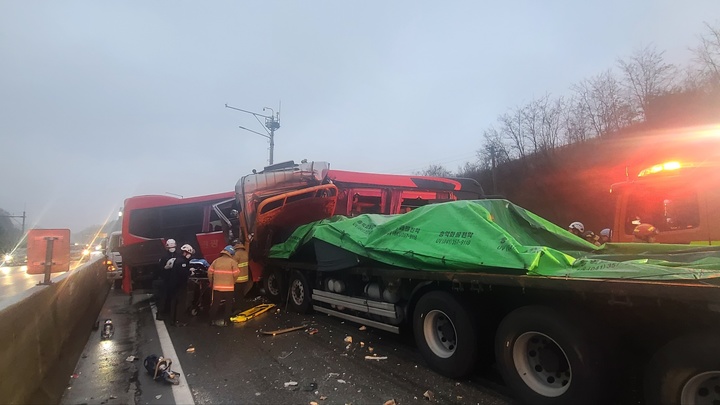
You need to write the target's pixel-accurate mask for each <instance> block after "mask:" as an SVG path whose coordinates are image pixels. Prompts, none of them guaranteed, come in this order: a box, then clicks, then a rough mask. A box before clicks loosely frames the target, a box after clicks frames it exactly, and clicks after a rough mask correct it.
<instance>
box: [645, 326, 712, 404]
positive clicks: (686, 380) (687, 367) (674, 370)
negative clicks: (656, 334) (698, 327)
mask: <svg viewBox="0 0 720 405" xmlns="http://www.w3.org/2000/svg"><path fill="white" fill-rule="evenodd" d="M643 388H644V391H645V402H646V403H648V404H687V405H701V404H717V403H718V402H720V342H719V341H718V338H717V335H715V336H711V335H705V334H702V335H688V336H683V337H680V338H677V339H675V340H672V341H671V342H669V343H668V344H666V345H665V346H663V347H662V348H660V349H659V350H658V351H657V352H656V353H655V355H654V356H653V357H652V359H651V360H650V362H649V364H648V366H647V369H646V372H645V381H644V383H643Z"/></svg>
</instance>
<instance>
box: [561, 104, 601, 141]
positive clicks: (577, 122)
mask: <svg viewBox="0 0 720 405" xmlns="http://www.w3.org/2000/svg"><path fill="white" fill-rule="evenodd" d="M560 120H561V123H560V125H562V127H563V130H564V133H565V139H564V142H565V143H574V142H585V141H586V140H588V139H590V138H592V136H593V129H592V119H591V118H590V114H589V112H588V109H587V108H585V104H584V103H583V102H582V101H580V100H579V99H578V98H577V97H570V98H569V99H568V100H567V101H566V102H565V106H564V108H563V109H562V111H561V118H560Z"/></svg>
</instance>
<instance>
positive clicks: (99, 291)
mask: <svg viewBox="0 0 720 405" xmlns="http://www.w3.org/2000/svg"><path fill="white" fill-rule="evenodd" d="M106 271H107V270H106V267H105V265H104V257H98V258H96V259H95V260H94V261H91V262H89V263H87V264H85V265H83V266H81V267H79V268H77V269H75V270H72V271H70V272H67V273H65V274H62V275H60V276H58V277H56V278H54V279H53V283H52V284H50V285H42V286H36V287H33V288H31V289H30V290H28V291H26V292H25V293H23V294H22V295H21V296H19V297H18V298H17V299H14V300H12V301H9V302H5V303H2V304H0V345H2V350H0V375H2V376H3V377H2V378H1V379H0V398H2V402H3V403H8V404H23V403H58V401H59V400H60V397H61V395H62V393H63V390H64V389H65V386H66V384H67V381H68V378H69V377H70V375H71V374H72V370H73V368H74V367H75V364H76V363H77V360H78V358H79V357H80V354H81V352H82V350H83V348H84V346H85V343H86V342H87V339H88V336H89V333H90V331H91V330H92V327H93V325H94V323H95V321H96V318H97V316H98V314H99V312H100V309H101V308H102V305H103V302H104V301H105V298H106V297H107V293H108V291H109V288H110V283H109V282H108V281H107V276H106Z"/></svg>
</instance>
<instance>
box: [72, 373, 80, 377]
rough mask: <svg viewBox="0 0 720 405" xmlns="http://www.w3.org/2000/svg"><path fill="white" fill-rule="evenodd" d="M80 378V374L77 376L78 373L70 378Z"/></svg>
mask: <svg viewBox="0 0 720 405" xmlns="http://www.w3.org/2000/svg"><path fill="white" fill-rule="evenodd" d="M78 377H80V374H77V373H76V374H72V375H71V376H70V378H78Z"/></svg>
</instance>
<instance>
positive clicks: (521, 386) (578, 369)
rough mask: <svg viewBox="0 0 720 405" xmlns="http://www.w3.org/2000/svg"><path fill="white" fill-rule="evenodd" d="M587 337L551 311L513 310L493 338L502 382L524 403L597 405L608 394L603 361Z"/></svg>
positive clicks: (571, 320)
mask: <svg viewBox="0 0 720 405" xmlns="http://www.w3.org/2000/svg"><path fill="white" fill-rule="evenodd" d="M593 331H594V328H593V327H590V326H588V325H586V322H585V321H584V320H583V319H582V318H580V317H579V316H573V315H571V314H570V313H566V312H561V311H558V310H555V309H553V308H549V307H545V306H537V305H533V306H526V307H521V308H518V309H516V310H514V311H513V312H511V313H509V314H508V315H507V316H506V317H505V318H504V319H503V320H502V322H500V325H499V326H498V330H497V333H496V337H495V358H496V360H497V366H498V369H499V371H500V374H501V375H502V377H503V380H504V381H505V383H506V384H507V385H508V386H509V387H510V389H511V390H512V391H514V392H515V393H516V394H517V396H518V397H519V399H520V400H521V401H522V402H526V403H532V404H578V403H602V402H603V398H604V395H606V394H608V392H607V391H609V390H608V386H607V384H606V383H605V381H606V378H607V377H609V374H608V373H606V372H605V366H604V361H606V360H607V358H608V357H607V356H605V355H604V353H605V348H604V347H603V346H602V345H600V344H598V343H597V342H596V334H594V333H593ZM597 335H598V336H599V335H600V334H597ZM601 397H602V398H601Z"/></svg>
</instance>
